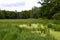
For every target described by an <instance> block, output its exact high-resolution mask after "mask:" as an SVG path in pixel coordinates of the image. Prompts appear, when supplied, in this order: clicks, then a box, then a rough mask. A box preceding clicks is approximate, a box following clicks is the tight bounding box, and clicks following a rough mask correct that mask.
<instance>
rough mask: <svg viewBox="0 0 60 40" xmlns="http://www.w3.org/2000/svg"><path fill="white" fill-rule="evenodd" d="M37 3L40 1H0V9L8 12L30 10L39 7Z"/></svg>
mask: <svg viewBox="0 0 60 40" xmlns="http://www.w3.org/2000/svg"><path fill="white" fill-rule="evenodd" d="M38 1H40V0H0V9H1V10H9V11H15V10H17V11H23V10H30V9H32V8H33V7H34V6H36V7H40V4H38V3H37V2H38Z"/></svg>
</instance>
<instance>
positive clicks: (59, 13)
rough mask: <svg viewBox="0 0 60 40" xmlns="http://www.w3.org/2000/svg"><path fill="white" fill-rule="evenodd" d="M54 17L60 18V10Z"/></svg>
mask: <svg viewBox="0 0 60 40" xmlns="http://www.w3.org/2000/svg"><path fill="white" fill-rule="evenodd" d="M53 19H58V20H60V12H58V13H56V14H54V16H53Z"/></svg>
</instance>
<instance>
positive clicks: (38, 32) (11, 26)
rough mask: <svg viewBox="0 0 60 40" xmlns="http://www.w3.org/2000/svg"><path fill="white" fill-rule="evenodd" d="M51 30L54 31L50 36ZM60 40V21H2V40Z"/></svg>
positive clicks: (0, 34) (0, 38) (0, 21)
mask: <svg viewBox="0 0 60 40" xmlns="http://www.w3.org/2000/svg"><path fill="white" fill-rule="evenodd" d="M49 29H53V30H54V31H51V34H50V30H49ZM56 30H57V31H56ZM56 34H58V35H56ZM59 38H60V20H48V19H0V40H60V39H59Z"/></svg>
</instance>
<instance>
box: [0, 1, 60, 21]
mask: <svg viewBox="0 0 60 40" xmlns="http://www.w3.org/2000/svg"><path fill="white" fill-rule="evenodd" d="M37 3H38V4H40V5H41V7H36V6H34V7H33V8H32V9H31V10H25V11H21V12H17V10H15V11H6V10H0V19H29V18H35V19H38V18H43V19H57V20H60V0H44V1H43V2H40V1H39V2H37Z"/></svg>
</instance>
